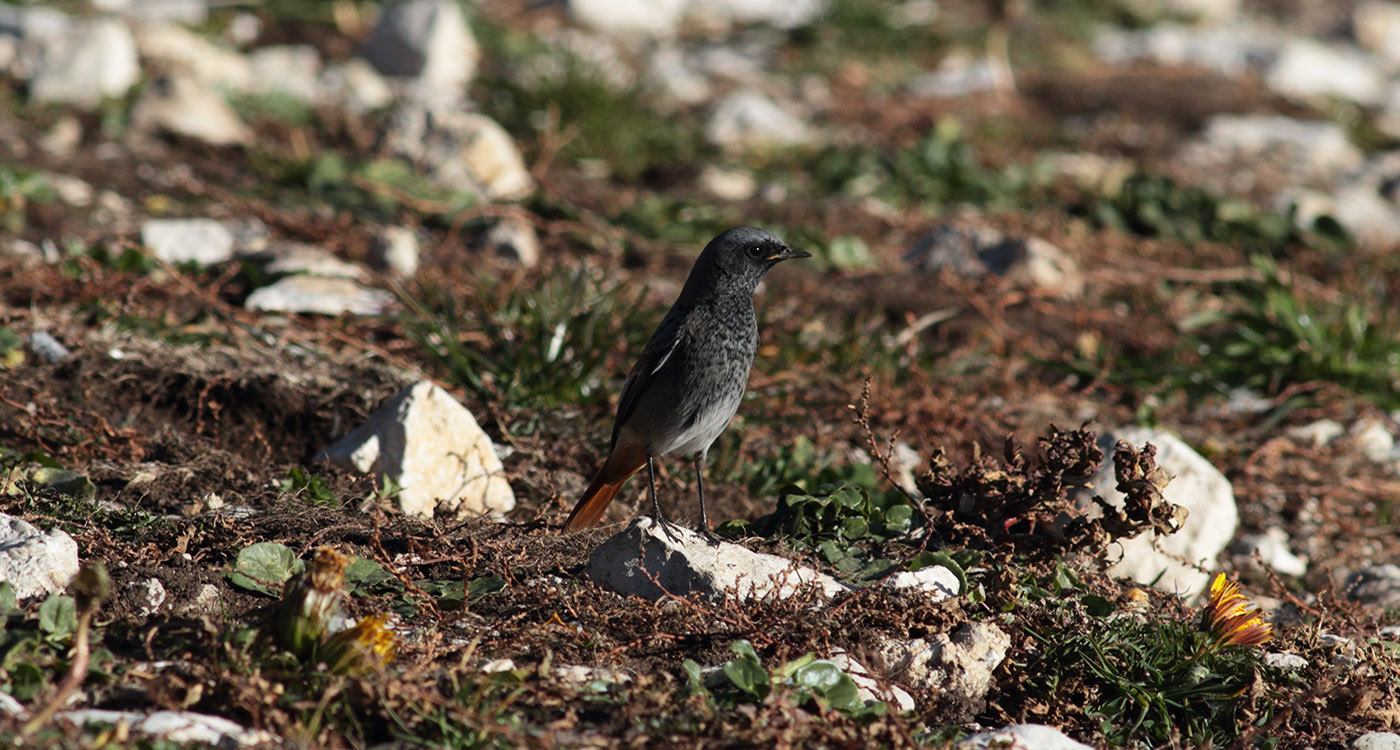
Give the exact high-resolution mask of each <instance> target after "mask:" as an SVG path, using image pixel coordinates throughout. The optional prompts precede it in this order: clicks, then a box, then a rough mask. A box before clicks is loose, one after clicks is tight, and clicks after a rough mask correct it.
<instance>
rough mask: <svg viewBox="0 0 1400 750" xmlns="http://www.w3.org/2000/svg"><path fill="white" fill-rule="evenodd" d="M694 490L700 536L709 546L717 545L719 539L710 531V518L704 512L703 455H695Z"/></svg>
mask: <svg viewBox="0 0 1400 750" xmlns="http://www.w3.org/2000/svg"><path fill="white" fill-rule="evenodd" d="M694 461H695V490H696V492H698V493H699V494H700V535H701V536H703V537H705V539H706V541H708V542H710V543H711V544H719V537H717V536H715V533H714V532H713V531H710V516H709V514H708V513H706V512H705V454H704V453H696V454H695V458H694Z"/></svg>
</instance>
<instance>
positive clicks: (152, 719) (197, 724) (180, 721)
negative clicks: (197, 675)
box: [54, 708, 276, 747]
mask: <svg viewBox="0 0 1400 750" xmlns="http://www.w3.org/2000/svg"><path fill="white" fill-rule="evenodd" d="M54 718H55V719H57V720H59V721H66V722H68V723H70V724H76V725H78V726H79V727H84V726H87V725H88V724H109V725H117V724H123V725H125V726H126V727H128V731H130V732H131V733H132V734H137V735H143V736H147V737H151V738H154V739H157V740H164V741H166V742H169V743H176V744H186V743H188V744H199V745H213V746H216V747H252V746H258V745H271V744H272V743H273V741H274V740H275V739H276V738H275V737H274V736H273V735H272V734H271V733H269V732H265V731H263V730H261V729H248V728H246V727H244V726H242V725H239V724H236V723H234V722H232V721H229V720H228V719H224V718H220V717H218V716H207V715H205V714H197V713H193V712H190V711H156V712H155V713H151V714H143V713H141V712H139V711H107V710H102V709H96V708H88V709H83V710H81V711H61V712H59V713H58V714H56V715H55V716H54Z"/></svg>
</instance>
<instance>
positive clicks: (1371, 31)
mask: <svg viewBox="0 0 1400 750" xmlns="http://www.w3.org/2000/svg"><path fill="white" fill-rule="evenodd" d="M1351 28H1352V33H1353V34H1354V35H1355V36H1356V41H1358V42H1360V43H1361V46H1363V47H1365V48H1366V49H1368V50H1370V51H1372V52H1374V53H1375V54H1376V55H1377V56H1378V57H1380V58H1381V60H1383V61H1385V64H1386V67H1388V68H1389V69H1390V70H1391V71H1392V72H1393V71H1395V70H1397V69H1400V3H1395V2H1391V1H1390V0H1363V1H1362V2H1359V3H1357V4H1356V10H1355V11H1354V12H1353V13H1352V25H1351Z"/></svg>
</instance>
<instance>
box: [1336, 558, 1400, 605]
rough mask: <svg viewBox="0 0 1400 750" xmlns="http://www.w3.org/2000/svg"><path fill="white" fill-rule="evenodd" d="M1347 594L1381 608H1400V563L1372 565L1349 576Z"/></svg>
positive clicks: (1346, 587)
mask: <svg viewBox="0 0 1400 750" xmlns="http://www.w3.org/2000/svg"><path fill="white" fill-rule="evenodd" d="M1343 590H1345V591H1346V593H1347V596H1348V597H1350V598H1352V599H1355V600H1356V601H1359V602H1362V603H1363V604H1369V605H1371V606H1373V607H1379V608H1381V609H1400V565H1395V564H1393V563H1384V564H1381V565H1371V566H1369V567H1366V568H1362V569H1361V570H1358V571H1356V572H1355V573H1352V574H1351V575H1349V576H1347V582H1346V586H1345V587H1344V589H1343Z"/></svg>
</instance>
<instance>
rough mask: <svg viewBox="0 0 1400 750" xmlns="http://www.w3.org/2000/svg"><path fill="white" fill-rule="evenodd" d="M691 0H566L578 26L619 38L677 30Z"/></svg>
mask: <svg viewBox="0 0 1400 750" xmlns="http://www.w3.org/2000/svg"><path fill="white" fill-rule="evenodd" d="M689 3H690V0H569V14H570V15H571V16H573V18H574V20H575V21H577V22H578V23H579V24H580V25H581V26H585V27H588V28H590V29H592V30H594V31H597V32H599V33H601V34H604V35H607V36H610V37H614V38H618V39H634V38H636V37H670V36H675V34H676V32H677V31H679V30H680V25H681V16H682V14H684V13H685V9H686V6H687V5H689Z"/></svg>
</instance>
